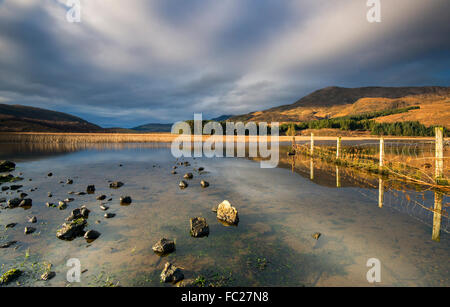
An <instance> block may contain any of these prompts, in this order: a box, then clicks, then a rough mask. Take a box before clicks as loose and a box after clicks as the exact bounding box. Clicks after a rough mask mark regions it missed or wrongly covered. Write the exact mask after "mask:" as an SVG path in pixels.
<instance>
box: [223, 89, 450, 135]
mask: <svg viewBox="0 0 450 307" xmlns="http://www.w3.org/2000/svg"><path fill="white" fill-rule="evenodd" d="M410 106H420V108H418V109H415V110H411V111H408V112H406V113H402V114H394V115H389V116H385V117H379V118H377V119H376V120H377V121H379V122H394V121H420V122H421V123H422V124H424V125H426V126H431V125H444V126H446V127H448V128H450V120H449V118H450V87H440V86H425V87H361V88H343V87H327V88H323V89H320V90H317V91H315V92H313V93H311V94H309V95H307V96H305V97H303V98H301V99H299V100H298V101H296V102H294V103H293V104H289V105H283V106H279V107H274V108H271V109H268V110H264V111H257V112H253V113H248V114H244V115H239V116H234V117H231V118H230V120H233V121H266V122H271V121H278V122H302V121H310V120H318V119H326V118H335V117H341V116H347V115H357V114H361V113H368V112H375V111H384V110H391V109H399V108H405V107H410Z"/></svg>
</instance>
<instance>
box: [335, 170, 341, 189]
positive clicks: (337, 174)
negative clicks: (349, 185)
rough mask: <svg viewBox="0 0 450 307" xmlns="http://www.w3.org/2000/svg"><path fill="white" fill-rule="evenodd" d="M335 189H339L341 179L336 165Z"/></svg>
mask: <svg viewBox="0 0 450 307" xmlns="http://www.w3.org/2000/svg"><path fill="white" fill-rule="evenodd" d="M336 187H338V188H340V187H341V177H340V175H339V166H337V165H336Z"/></svg>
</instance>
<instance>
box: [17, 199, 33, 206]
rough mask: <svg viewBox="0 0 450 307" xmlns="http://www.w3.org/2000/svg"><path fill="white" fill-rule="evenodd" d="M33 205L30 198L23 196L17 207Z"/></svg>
mask: <svg viewBox="0 0 450 307" xmlns="http://www.w3.org/2000/svg"><path fill="white" fill-rule="evenodd" d="M32 205H33V201H32V200H31V198H25V199H22V201H21V202H20V204H19V207H31V206H32Z"/></svg>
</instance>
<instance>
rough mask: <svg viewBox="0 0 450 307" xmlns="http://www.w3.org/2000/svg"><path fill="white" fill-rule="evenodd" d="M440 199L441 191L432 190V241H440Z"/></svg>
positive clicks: (441, 196) (441, 197)
mask: <svg viewBox="0 0 450 307" xmlns="http://www.w3.org/2000/svg"><path fill="white" fill-rule="evenodd" d="M442 199H443V194H442V193H441V192H434V210H433V234H432V236H431V238H432V239H433V241H436V242H440V241H441V220H442Z"/></svg>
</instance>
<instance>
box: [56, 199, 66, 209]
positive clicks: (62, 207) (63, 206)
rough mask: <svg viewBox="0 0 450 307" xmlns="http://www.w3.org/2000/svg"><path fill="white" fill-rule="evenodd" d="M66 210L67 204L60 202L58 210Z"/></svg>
mask: <svg viewBox="0 0 450 307" xmlns="http://www.w3.org/2000/svg"><path fill="white" fill-rule="evenodd" d="M66 208H67V203H66V202H65V201H60V202H59V203H58V209H59V210H64V209H66Z"/></svg>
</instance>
